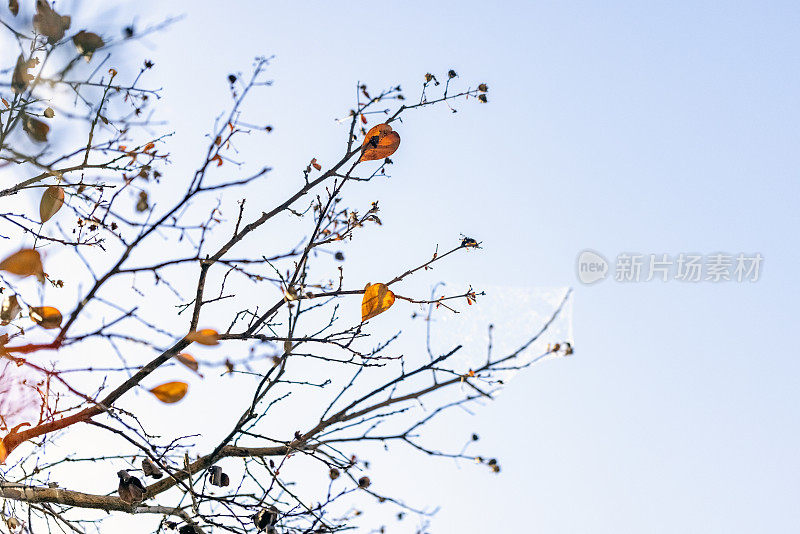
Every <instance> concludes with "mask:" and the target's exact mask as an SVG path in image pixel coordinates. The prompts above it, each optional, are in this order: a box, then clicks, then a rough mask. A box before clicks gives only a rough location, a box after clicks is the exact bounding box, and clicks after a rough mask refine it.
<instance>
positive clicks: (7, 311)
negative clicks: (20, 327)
mask: <svg viewBox="0 0 800 534" xmlns="http://www.w3.org/2000/svg"><path fill="white" fill-rule="evenodd" d="M21 311H22V307H21V306H20V305H19V302H18V301H17V296H16V295H7V296H6V298H4V299H3V308H2V310H0V324H2V325H3V326H5V325H7V324H8V323H10V322H11V321H13V320H14V319H16V318H17V316H18V315H19V312H21Z"/></svg>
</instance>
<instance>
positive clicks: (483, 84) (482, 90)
mask: <svg viewBox="0 0 800 534" xmlns="http://www.w3.org/2000/svg"><path fill="white" fill-rule="evenodd" d="M488 90H489V86H488V85H486V84H485V83H482V84H480V85H479V86H478V91H480V92H481V93H485V92H486V91H488Z"/></svg>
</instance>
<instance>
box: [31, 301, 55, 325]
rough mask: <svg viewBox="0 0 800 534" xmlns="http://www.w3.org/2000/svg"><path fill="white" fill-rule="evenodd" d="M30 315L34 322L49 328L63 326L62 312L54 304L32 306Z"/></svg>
mask: <svg viewBox="0 0 800 534" xmlns="http://www.w3.org/2000/svg"><path fill="white" fill-rule="evenodd" d="M30 317H31V320H32V321H33V322H34V323H36V324H38V325H39V326H41V327H42V328H45V329H47V330H52V329H53V328H58V327H59V326H61V320H62V319H63V318H62V317H61V312H60V311H58V309H57V308H54V307H52V306H41V307H38V308H31V309H30Z"/></svg>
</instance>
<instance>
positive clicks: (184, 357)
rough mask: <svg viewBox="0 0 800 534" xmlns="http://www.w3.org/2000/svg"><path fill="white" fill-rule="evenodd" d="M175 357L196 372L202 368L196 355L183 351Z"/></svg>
mask: <svg viewBox="0 0 800 534" xmlns="http://www.w3.org/2000/svg"><path fill="white" fill-rule="evenodd" d="M175 359H176V360H178V361H179V362H181V363H182V364H183V365H185V366H186V367H188V368H189V369H191V370H192V371H194V372H195V373H196V372H197V370H198V369H199V368H200V364H199V363H197V360H195V359H194V356H192V355H191V354H186V353H185V352H181V353H180V354H178V355H177V356H175Z"/></svg>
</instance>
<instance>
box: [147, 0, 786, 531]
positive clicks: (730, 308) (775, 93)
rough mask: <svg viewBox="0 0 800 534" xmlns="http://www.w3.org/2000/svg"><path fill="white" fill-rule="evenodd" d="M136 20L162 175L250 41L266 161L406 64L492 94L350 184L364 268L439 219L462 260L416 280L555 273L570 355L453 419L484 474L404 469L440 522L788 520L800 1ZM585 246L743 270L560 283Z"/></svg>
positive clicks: (324, 148)
mask: <svg viewBox="0 0 800 534" xmlns="http://www.w3.org/2000/svg"><path fill="white" fill-rule="evenodd" d="M153 13H171V14H175V13H186V14H187V17H186V19H185V20H183V21H182V22H180V23H179V24H177V25H175V26H174V28H173V29H171V30H170V31H168V32H167V33H165V34H164V35H161V36H158V37H154V38H152V40H151V42H152V49H151V50H152V56H153V57H155V58H156V60H157V61H156V63H157V69H159V70H158V71H157V74H158V75H159V76H161V77H163V80H164V82H163V84H164V87H165V95H164V96H165V98H164V101H163V104H162V109H165V110H166V112H167V113H168V115H169V117H170V121H171V123H172V127H173V128H174V129H175V130H176V132H177V133H178V135H177V136H176V138H177V139H179V140H181V141H178V143H179V144H178V145H177V146H174V149H173V152H174V154H175V165H176V169H180V168H181V165H190V162H191V161H192V159H191V158H192V157H193V156H194V157H196V156H197V152H198V150H199V148H198V145H197V144H196V143H192V136H195V138H199V136H200V133H201V132H205V131H206V130H207V129H208V128H209V127H210V125H211V121H212V119H213V117H214V116H215V115H216V113H217V111H218V106H216V105H215V102H222V101H223V100H222V99H223V98H224V96H225V93H226V82H225V76H226V75H227V74H228V73H229V72H234V71H246V70H247V67H248V65H249V62H250V59H251V58H252V56H254V55H257V54H263V55H271V54H275V56H276V60H275V61H274V64H273V67H272V70H271V75H272V78H273V79H274V80H275V84H274V87H273V88H271V89H270V90H269V91H268V92H267V93H265V97H264V99H263V101H262V102H259V104H258V111H259V112H263V114H264V116H266V117H269V121H270V122H271V123H272V124H273V125H274V126H275V128H276V130H275V132H274V134H273V136H272V137H271V138H270V140H269V142H268V143H266V144H264V145H263V147H260V148H259V150H261V151H262V153H263V156H264V159H265V160H266V161H268V162H269V163H270V164H271V165H273V166H274V167H275V169H276V170H275V173H276V175H280V174H281V173H284V174H286V173H290V174H291V173H294V172H295V170H296V169H299V168H301V167H302V166H303V165H305V163H306V162H307V161H308V159H309V157H310V156H317V157H320V158H324V157H325V155H326V154H335V153H336V150H337V149H338V147H339V144H337V143H338V142H339V140H340V138H341V136H342V131H341V128H339V127H338V126H337V125H336V123H335V122H334V120H333V119H334V118H336V117H340V116H343V114H344V113H346V111H347V110H348V109H350V107H351V105H352V99H353V98H354V92H355V89H354V87H355V83H356V81H358V80H360V81H362V82H365V83H368V84H369V85H370V87H375V88H380V87H385V86H389V85H393V84H396V83H400V84H402V85H403V87H404V88H405V89H406V91H407V93H408V94H409V95H414V94H416V91H417V89H416V88H417V87H418V86H419V84H420V82H421V79H422V75H423V74H424V73H425V72H428V71H430V72H437V73H443V72H445V71H446V70H447V69H449V68H454V69H455V70H456V71H457V72H458V73H459V74H460V76H461V78H462V80H463V81H464V83H475V82H486V83H488V85H489V86H490V92H489V99H490V105H488V106H474V105H464V104H461V105H459V113H457V114H451V113H449V112H448V111H447V110H446V109H443V108H442V109H438V110H433V111H429V112H426V113H419V114H415V115H413V116H411V117H410V118H409V119H408V120H407V121H406V122H405V124H404V125H403V126H402V128H403V129H402V135H403V147H402V149H401V151H400V152H399V153H398V154H397V156H398V157H396V158H393V159H395V161H396V164H395V166H394V168H393V170H392V174H393V176H392V178H391V179H390V180H388V181H387V182H385V183H382V184H381V185H379V186H377V187H376V189H374V190H373V191H371V193H370V194H371V195H372V196H374V197H375V198H376V199H378V198H379V199H380V200H381V205H382V210H383V215H384V219H385V222H386V224H385V226H384V228H383V231H382V233H381V234H380V235H378V234H374V235H372V234H371V235H370V236H365V240H366V243H367V244H366V245H365V247H366V248H368V247H369V246H371V245H372V244H374V246H380V245H381V244H382V243H386V242H397V243H399V244H401V247H400V248H402V251H401V252H402V254H400V251H398V252H397V255H396V256H391V255H390V256H389V258H390V260H392V261H397V262H401V261H402V260H403V259H404V258H407V257H413V258H416V257H424V256H427V255H428V254H429V252H430V248H431V245H432V244H435V243H450V242H452V241H453V239H454V238H456V237H457V236H458V234H459V233H464V234H467V235H471V236H474V237H476V238H478V239H480V240H482V241H483V242H484V249H485V250H484V251H483V252H482V253H481V254H479V255H478V254H476V255H474V256H471V257H470V258H468V259H467V260H463V261H456V262H453V263H451V264H449V265H448V266H447V268H446V269H443V268H442V269H440V270H439V271H438V272H437V275H438V276H440V278H441V279H444V280H450V279H454V280H458V281H464V280H465V281H469V282H472V283H473V284H474V285H475V286H476V287H480V286H481V285H503V286H507V287H512V288H513V287H520V288H531V287H540V286H541V287H550V286H567V285H571V286H575V305H574V333H575V334H574V335H575V344H576V354H575V357H574V358H572V359H570V360H555V361H549V362H545V363H544V364H543V365H541V366H539V367H537V368H534V369H531V370H529V371H527V372H525V373H522V374H520V375H519V376H517V377H516V378H515V379H514V380H513V381H512V382H511V383H510V385H509V387H508V389H507V391H506V392H505V393H504V394H503V395H502V396H501V397H500V398H499V399H498V401H497V402H496V403H494V404H492V405H490V406H487V407H486V408H485V409H484V410H483V411H479V412H478V413H477V415H476V416H474V417H472V418H470V419H469V420H468V421H467V422H466V423H462V422H459V421H455V422H454V423H453V425H454V427H453V428H460V427H458V426H457V425H459V424H467V425H468V426H469V428H470V429H475V430H477V431H478V432H479V433H480V434H481V436H482V437H483V445H484V446H485V447H486V448H487V449H491V450H493V451H494V453H495V454H496V455H497V456H498V458H500V459H501V460H502V463H503V467H504V470H503V473H502V475H501V476H499V477H494V476H491V475H490V474H488V473H485V472H483V470H473V469H471V468H470V467H469V466H466V467H462V468H460V469H454V468H453V466H452V465H445V466H433V465H430V466H428V464H427V463H422V464H420V465H425V466H426V467H425V469H430V470H431V471H426V473H435V474H436V476H434V477H433V479H434V481H435V482H433V486H434V487H435V491H433V492H430V491H424V492H423V493H422V494H423V495H426V496H430V495H431V494H432V495H433V498H435V499H436V501H437V502H439V503H440V504H442V505H443V509H442V511H441V512H440V513H439V514H438V515H437V517H436V519H435V520H434V521H433V526H434V527H436V528H437V530H438V531H439V532H464V533H467V532H469V533H472V532H475V533H478V532H486V531H494V532H507V531H514V532H542V533H583V532H586V533H589V532H591V533H593V534H598V533H620V532H627V533H636V532H652V533H657V532H664V533H667V532H673V533H674V532H681V533H689V532H698V533H701V532H702V533H704V534H707V533H714V532H719V533H733V532H757V531H760V532H768V531H774V532H787V531H791V530H793V529H796V528H797V527H798V525H800V512H798V508H797V506H796V503H797V501H798V497H800V479H798V476H797V475H798V473H799V472H800V459H798V456H797V454H796V451H797V450H799V449H800V436H798V428H799V427H798V423H800V417H799V415H798V400H800V399H799V398H798V397H799V396H800V395H799V394H798V385H800V384H798V376H800V364H798V361H797V358H796V353H797V351H796V348H795V347H794V346H793V343H792V342H791V334H792V332H793V331H794V329H793V328H792V326H793V325H794V323H795V322H796V319H795V310H796V305H797V297H798V282H797V275H796V273H795V272H794V270H793V269H794V268H795V267H796V266H797V265H798V264H800V261H799V260H800V257H799V256H798V244H799V243H798V239H797V238H796V236H795V232H796V229H797V228H798V222H800V221H798V215H797V209H796V202H797V199H798V194H799V193H800V186H798V183H800V182H799V181H798V169H800V165H798V164H799V163H800V161H798V160H799V159H800V158H798V150H797V146H798V141H800V139H799V138H798V137H799V136H798V129H797V124H798V122H800V121H799V119H800V107H799V106H798V98H797V95H798V94H800V91H798V90H800V83H798V82H799V81H800V80H798V76H800V68H798V67H800V37H798V33H797V32H796V29H797V27H798V25H799V24H800V5H798V4H796V3H793V2H768V3H763V2H735V3H733V2H725V3H723V2H702V1H698V2H503V3H502V4H499V5H497V4H491V3H485V2H465V1H459V2H436V3H429V2H402V3H401V2H382V3H380V4H379V5H377V4H376V5H374V6H373V5H370V4H363V3H359V4H357V3H334V2H307V3H303V4H302V5H300V4H297V3H289V2H263V3H262V2H242V3H237V4H236V5H231V6H224V5H223V4H222V3H219V2H175V3H170V4H168V5H167V6H166V7H164V6H159V7H157V8H154V11H153ZM343 112H344V113H343ZM265 194H268V193H266V192H265ZM370 239H374V240H375V241H374V243H370V241H369V240H370ZM585 248H592V249H595V250H597V251H599V252H601V253H603V254H604V255H606V256H607V257H609V258H610V259H612V260H613V258H614V257H615V256H616V255H617V254H618V253H620V252H626V251H627V252H640V253H643V254H648V253H657V254H661V253H668V254H672V255H677V254H678V253H680V252H686V253H690V252H698V253H702V254H709V253H714V252H718V251H723V252H728V253H731V254H736V253H739V252H746V253H754V252H760V253H761V254H762V255H763V256H764V258H765V260H764V264H763V265H762V272H761V279H760V280H759V281H758V282H757V283H741V284H739V283H721V284H713V283H699V284H694V285H692V284H682V283H679V282H676V281H670V282H667V283H638V284H627V285H625V284H621V283H617V282H614V281H612V280H606V281H604V282H602V283H599V284H597V285H594V286H582V285H581V284H580V283H579V282H578V281H577V280H576V277H575V258H576V256H577V254H578V253H579V252H580V251H581V250H583V249H585ZM359 254H360V253H359V252H357V251H354V252H353V256H351V258H352V262H353V263H352V265H353V267H352V268H353V269H356V270H357V272H359V273H361V272H362V271H359V269H363V273H364V274H365V275H366V274H367V273H370V272H372V273H374V271H375V269H381V268H384V269H387V272H388V270H390V269H391V268H392V267H393V266H394V265H395V264H392V263H391V262H388V265H386V266H382V265H379V266H374V265H370V266H368V267H367V266H365V267H363V268H360V267H357V266H358V265H359V264H362V265H363V264H365V263H367V261H368V257H367V256H366V254H364V255H363V256H359ZM359 262H361V263H359ZM354 276H357V275H354ZM373 276H374V274H373ZM446 434H447V433H445V434H443V435H445V436H446ZM389 467H390V468H391V466H389ZM405 472H406V470H405V469H404V468H402V469H401V468H398V476H400V473H405ZM414 482H417V481H412V482H410V484H412V485H413V484H414ZM423 482H424V484H423V485H424V486H426V487H428V486H431V484H430V483H429V480H428V479H427V478H424V479H423ZM421 491H422V490H421Z"/></svg>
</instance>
